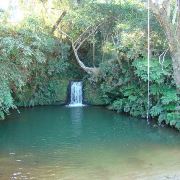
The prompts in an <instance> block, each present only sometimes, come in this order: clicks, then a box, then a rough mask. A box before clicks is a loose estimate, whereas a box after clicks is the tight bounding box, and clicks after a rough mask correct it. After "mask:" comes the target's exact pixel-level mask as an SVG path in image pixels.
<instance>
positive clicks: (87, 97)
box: [83, 81, 106, 106]
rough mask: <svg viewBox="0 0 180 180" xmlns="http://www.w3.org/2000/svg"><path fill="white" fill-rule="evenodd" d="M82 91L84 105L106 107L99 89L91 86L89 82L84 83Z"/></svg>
mask: <svg viewBox="0 0 180 180" xmlns="http://www.w3.org/2000/svg"><path fill="white" fill-rule="evenodd" d="M83 89H84V103H86V104H90V105H97V106H98V105H99V106H102V105H106V103H105V101H104V100H103V97H102V92H101V89H100V87H98V86H97V85H92V84H91V83H90V82H89V81H85V82H84V87H83Z"/></svg>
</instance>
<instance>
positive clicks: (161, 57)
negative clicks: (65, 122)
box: [0, 0, 180, 129]
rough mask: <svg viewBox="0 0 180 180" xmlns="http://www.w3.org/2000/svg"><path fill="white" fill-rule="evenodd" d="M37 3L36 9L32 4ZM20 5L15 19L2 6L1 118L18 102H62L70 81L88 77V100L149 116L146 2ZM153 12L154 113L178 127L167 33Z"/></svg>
mask: <svg viewBox="0 0 180 180" xmlns="http://www.w3.org/2000/svg"><path fill="white" fill-rule="evenodd" d="M33 3H36V6H37V9H36V8H34V9H33V10H32V8H31V7H33ZM19 6H20V7H21V9H23V10H24V12H26V13H25V17H24V19H23V21H21V22H19V23H17V24H14V25H12V22H9V21H8V12H6V11H5V12H4V11H2V12H1V19H2V20H1V21H2V22H3V23H1V25H0V53H1V57H0V58H1V60H0V63H1V65H0V116H1V118H2V119H4V118H5V114H8V113H9V110H10V109H12V108H17V106H34V105H45V104H52V103H54V102H57V101H58V102H60V103H65V102H66V94H67V92H66V90H67V86H68V82H69V80H71V79H82V80H83V81H84V84H85V87H84V91H85V98H86V100H87V101H89V102H90V103H92V104H95V105H108V107H109V108H110V109H112V110H116V111H118V112H126V113H128V114H130V115H132V116H139V117H143V118H145V117H146V112H147V10H146V8H145V6H144V4H143V3H142V2H140V1H135V0H129V1H126V2H121V1H114V2H110V3H108V2H106V3H105V2H104V3H99V2H98V1H93V2H91V1H77V2H73V1H68V0H67V1H63V2H60V1H55V0H54V1H38V0H37V1H32V2H31V1H29V5H28V6H26V4H25V3H24V2H22V1H19ZM28 8H29V9H31V11H32V13H31V15H29V14H28V13H27V12H28V11H29V9H28ZM59 10H60V11H59ZM62 14H63V15H62ZM151 18H152V19H151V20H152V22H151V28H152V30H151V66H150V116H151V117H152V118H154V119H157V120H158V122H159V123H160V124H162V123H165V124H168V125H170V126H173V127H176V128H177V129H180V112H179V111H180V110H179V109H178V108H179V107H180V94H179V91H178V88H177V86H176V85H177V83H176V79H175V78H174V76H173V65H172V60H171V54H170V52H168V51H166V53H164V51H165V50H166V49H167V47H168V42H167V41H166V38H165V37H166V34H164V32H163V30H162V28H161V26H160V24H159V22H158V21H156V19H155V17H154V16H153V15H151ZM75 46H76V47H75ZM77 46H79V47H78V48H77ZM73 47H75V48H73ZM162 53H163V54H162ZM88 68H89V69H90V70H89V69H88ZM87 69H88V70H87ZM94 69H95V70H96V71H94ZM87 72H88V73H87ZM94 72H96V73H94Z"/></svg>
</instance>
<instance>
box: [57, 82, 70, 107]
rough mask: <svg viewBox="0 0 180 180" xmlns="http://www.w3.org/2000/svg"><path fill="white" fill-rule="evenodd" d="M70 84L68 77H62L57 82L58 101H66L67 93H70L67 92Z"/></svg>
mask: <svg viewBox="0 0 180 180" xmlns="http://www.w3.org/2000/svg"><path fill="white" fill-rule="evenodd" d="M68 84H69V80H68V79H62V80H60V81H59V83H58V84H57V88H56V96H57V99H56V101H57V102H59V103H62V104H64V103H66V101H67V94H68V92H67V89H68Z"/></svg>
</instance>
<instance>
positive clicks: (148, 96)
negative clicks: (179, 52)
mask: <svg viewBox="0 0 180 180" xmlns="http://www.w3.org/2000/svg"><path fill="white" fill-rule="evenodd" d="M147 28H148V49H147V55H148V56H147V76H148V84H147V86H148V94H147V122H148V123H149V111H150V0H148V27H147Z"/></svg>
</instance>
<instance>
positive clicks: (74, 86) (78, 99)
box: [69, 82, 83, 106]
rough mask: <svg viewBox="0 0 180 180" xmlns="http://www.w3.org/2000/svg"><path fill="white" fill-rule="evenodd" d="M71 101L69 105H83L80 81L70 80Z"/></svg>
mask: <svg viewBox="0 0 180 180" xmlns="http://www.w3.org/2000/svg"><path fill="white" fill-rule="evenodd" d="M70 95H71V98H70V99H71V101H70V104H69V106H83V103H82V100H83V94H82V82H71V94H70Z"/></svg>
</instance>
